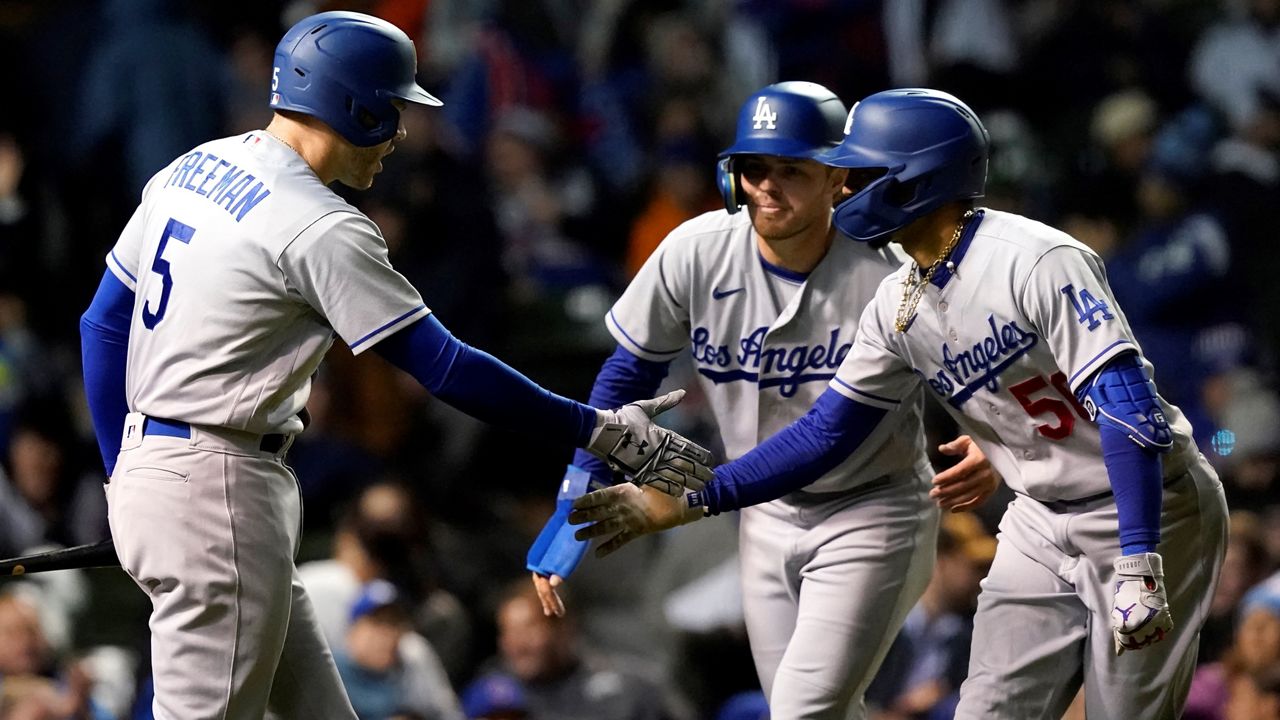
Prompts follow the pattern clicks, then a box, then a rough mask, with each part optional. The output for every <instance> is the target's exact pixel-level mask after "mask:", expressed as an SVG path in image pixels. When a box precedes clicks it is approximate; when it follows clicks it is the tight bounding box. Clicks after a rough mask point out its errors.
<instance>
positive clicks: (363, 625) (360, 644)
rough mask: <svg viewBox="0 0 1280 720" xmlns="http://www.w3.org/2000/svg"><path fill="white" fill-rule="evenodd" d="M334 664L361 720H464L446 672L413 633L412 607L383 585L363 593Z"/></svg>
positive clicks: (374, 583) (382, 582)
mask: <svg viewBox="0 0 1280 720" xmlns="http://www.w3.org/2000/svg"><path fill="white" fill-rule="evenodd" d="M333 658H334V661H335V662H336V663H337V665H338V674H339V675H341V676H342V682H343V685H345V686H346V688H347V695H348V696H349V697H350V698H351V704H352V706H353V707H354V708H355V710H356V714H357V715H358V716H359V717H360V720H390V719H391V718H392V717H393V716H394V715H396V714H397V713H401V712H406V711H407V712H412V713H414V714H415V715H416V716H418V717H422V718H425V719H426V720H460V719H461V718H462V710H461V709H460V708H459V707H458V700H457V698H456V697H455V696H454V694H453V690H452V689H451V688H450V687H449V679H448V677H447V676H446V675H445V673H444V668H443V666H441V665H440V661H439V659H438V658H436V656H435V653H433V652H432V651H431V647H430V646H429V645H428V644H427V642H426V639H425V638H422V637H421V636H419V635H417V634H416V633H414V632H413V630H412V625H411V623H410V620H409V608H408V606H407V605H406V604H405V603H404V601H403V599H402V598H401V595H400V593H399V591H397V590H396V588H395V586H394V585H392V584H391V583H389V582H387V581H385V580H374V581H372V582H369V583H367V584H365V585H364V586H363V587H362V588H361V591H360V595H359V597H357V598H356V601H355V603H354V604H353V605H352V606H351V611H350V617H349V622H348V626H347V630H346V635H345V638H344V642H343V643H342V644H341V645H338V646H335V647H334V650H333Z"/></svg>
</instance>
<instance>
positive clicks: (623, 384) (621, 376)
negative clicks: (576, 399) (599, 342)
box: [573, 345, 671, 483]
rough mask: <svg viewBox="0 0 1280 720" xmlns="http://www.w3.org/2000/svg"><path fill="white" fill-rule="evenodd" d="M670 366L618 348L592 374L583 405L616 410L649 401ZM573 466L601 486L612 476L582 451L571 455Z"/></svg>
mask: <svg viewBox="0 0 1280 720" xmlns="http://www.w3.org/2000/svg"><path fill="white" fill-rule="evenodd" d="M670 366H671V363H670V362H654V361H652V360H645V359H644V358H641V357H638V356H636V355H634V354H632V353H631V352H630V351H628V350H627V349H626V348H624V347H622V346H621V345H619V346H618V349H617V350H614V351H613V355H610V356H609V359H608V360H605V361H604V365H603V366H602V367H601V368H600V372H599V373H597V374H596V382H595V385H593V386H592V387H591V398H590V399H589V400H587V404H588V405H590V406H591V407H598V408H616V407H622V406H623V405H626V404H627V403H629V402H635V401H636V400H645V399H648V398H651V397H653V396H654V394H655V393H657V392H658V386H660V385H662V380H663V379H664V378H665V377H666V376H667V370H668V369H669V368H670ZM573 464H574V465H576V466H578V467H580V468H582V469H583V470H586V471H587V472H588V473H590V474H591V477H593V478H596V479H597V480H600V481H602V482H605V483H609V482H610V481H611V480H612V477H613V473H612V471H610V470H609V466H608V465H606V464H605V462H604V461H603V460H601V459H599V458H597V457H596V456H594V455H592V454H591V453H589V452H587V451H586V450H578V451H577V452H575V453H574V454H573Z"/></svg>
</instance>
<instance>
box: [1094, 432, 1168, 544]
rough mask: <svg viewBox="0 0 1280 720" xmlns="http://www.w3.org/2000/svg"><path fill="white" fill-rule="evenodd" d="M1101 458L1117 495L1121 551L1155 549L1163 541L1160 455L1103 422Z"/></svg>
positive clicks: (1162, 487) (1162, 490)
mask: <svg viewBox="0 0 1280 720" xmlns="http://www.w3.org/2000/svg"><path fill="white" fill-rule="evenodd" d="M1098 430H1099V431H1100V432H1101V433H1102V461H1103V462H1104V463H1106V465H1107V477H1108V478H1109V479H1110V480H1111V491H1112V492H1113V493H1114V494H1115V496H1116V515H1117V516H1118V518H1119V524H1120V550H1121V552H1122V553H1123V554H1125V555H1136V554H1138V553H1145V552H1155V551H1156V545H1157V544H1159V542H1160V510H1161V508H1162V506H1163V504H1164V498H1163V493H1164V486H1163V483H1162V478H1161V474H1162V473H1161V467H1160V456H1159V455H1157V454H1156V453H1154V452H1152V451H1150V450H1144V449H1142V448H1140V447H1138V446H1137V444H1135V443H1134V442H1133V441H1132V440H1130V439H1129V436H1128V435H1126V434H1124V433H1122V432H1120V431H1119V430H1116V429H1115V428H1112V427H1108V426H1106V425H1102V426H1100V427H1099V428H1098Z"/></svg>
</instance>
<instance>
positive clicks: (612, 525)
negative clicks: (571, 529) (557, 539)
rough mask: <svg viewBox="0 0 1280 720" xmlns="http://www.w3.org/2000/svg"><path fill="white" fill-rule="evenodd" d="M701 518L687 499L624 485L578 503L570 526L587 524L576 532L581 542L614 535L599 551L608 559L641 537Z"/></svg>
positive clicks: (597, 552)
mask: <svg viewBox="0 0 1280 720" xmlns="http://www.w3.org/2000/svg"><path fill="white" fill-rule="evenodd" d="M701 517H702V510H701V509H700V508H690V507H689V504H688V501H687V500H685V498H684V496H680V497H673V496H671V495H668V494H666V493H665V492H663V491H661V490H658V489H657V488H654V487H652V486H649V485H645V486H643V487H641V486H638V485H633V484H631V483H623V484H622V485H615V486H613V487H611V488H605V489H603V490H597V491H595V492H591V493H587V494H586V495H583V496H582V497H580V498H578V499H577V500H574V501H573V512H571V513H569V524H570V525H586V527H584V528H582V529H581V530H579V531H578V532H576V533H574V537H575V538H577V539H578V540H590V539H592V538H597V537H605V536H610V537H609V539H608V540H606V541H605V542H603V543H601V545H600V546H599V547H597V548H596V557H605V556H606V555H609V554H611V553H613V552H614V551H616V550H618V549H619V548H621V547H622V546H623V545H626V544H627V543H629V542H631V541H632V540H634V539H636V538H638V537H640V536H641V535H648V534H649V533H654V532H660V531H662V530H666V529H668V528H673V527H676V526H677V525H684V524H685V523H690V522H693V521H694V520H697V519H699V518H701ZM588 523H590V524H588Z"/></svg>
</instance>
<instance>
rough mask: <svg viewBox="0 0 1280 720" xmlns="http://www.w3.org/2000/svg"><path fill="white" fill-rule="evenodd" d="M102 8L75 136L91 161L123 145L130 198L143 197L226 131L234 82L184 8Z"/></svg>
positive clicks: (140, 2)
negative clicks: (178, 160) (160, 177)
mask: <svg viewBox="0 0 1280 720" xmlns="http://www.w3.org/2000/svg"><path fill="white" fill-rule="evenodd" d="M102 5H103V7H102V11H101V12H102V16H101V18H99V23H100V26H101V29H100V32H98V33H97V34H96V37H97V38H98V42H99V44H97V45H96V46H94V47H91V48H89V49H88V53H87V58H86V60H85V77H84V87H83V91H82V93H81V96H80V101H81V102H80V106H79V118H78V119H79V127H78V128H77V132H76V133H75V135H74V136H73V137H74V140H75V141H76V142H77V143H79V150H80V153H81V154H83V155H89V154H90V153H92V152H93V151H94V150H96V149H98V148H99V146H100V145H101V144H103V143H106V142H108V141H112V142H116V143H119V146H120V148H121V149H122V151H123V157H122V158H121V159H122V160H123V163H124V172H123V173H121V174H122V175H123V177H124V180H125V184H126V187H127V188H128V191H127V195H126V197H128V198H130V199H136V198H137V197H138V196H140V195H141V194H142V188H143V186H144V185H146V183H147V181H148V180H150V179H151V176H152V174H154V173H156V172H157V171H159V170H160V169H161V168H163V167H164V166H165V165H168V164H169V161H170V160H172V159H173V158H175V157H177V156H178V155H181V154H182V153H184V152H186V151H187V150H189V149H190V148H192V147H193V146H195V145H197V144H199V143H202V142H204V141H206V140H209V139H211V138H215V137H218V136H219V135H220V134H221V133H222V132H223V119H224V114H225V111H226V97H227V92H228V90H229V89H230V86H231V78H230V73H229V72H228V66H227V61H226V58H225V56H224V54H223V52H222V51H221V50H220V48H218V47H217V46H216V45H215V44H214V43H213V41H212V38H211V37H210V36H209V34H208V31H207V30H206V29H205V28H202V27H201V26H199V25H197V24H196V23H193V22H191V21H190V19H189V18H188V17H187V16H186V10H185V4H184V3H174V2H167V1H166V0H107V1H106V2H104V3H103V4H102ZM263 81H265V78H263V79H260V80H259V82H263ZM262 97H263V102H265V101H266V91H265V89H264V90H263V91H262Z"/></svg>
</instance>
